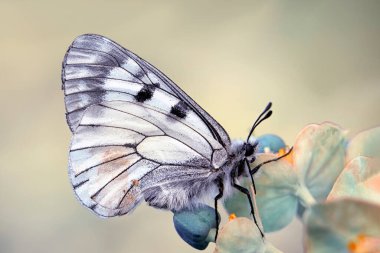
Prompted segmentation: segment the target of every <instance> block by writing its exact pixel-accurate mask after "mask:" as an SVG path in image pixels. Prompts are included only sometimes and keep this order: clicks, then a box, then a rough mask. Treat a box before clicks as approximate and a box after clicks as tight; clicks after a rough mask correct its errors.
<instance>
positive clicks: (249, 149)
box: [243, 137, 258, 162]
mask: <svg viewBox="0 0 380 253" xmlns="http://www.w3.org/2000/svg"><path fill="white" fill-rule="evenodd" d="M257 145H258V142H257V141H256V139H254V138H252V137H251V138H249V140H248V141H247V142H245V143H244V145H243V149H244V158H245V159H247V160H248V161H249V162H253V161H254V160H255V154H256V150H257Z"/></svg>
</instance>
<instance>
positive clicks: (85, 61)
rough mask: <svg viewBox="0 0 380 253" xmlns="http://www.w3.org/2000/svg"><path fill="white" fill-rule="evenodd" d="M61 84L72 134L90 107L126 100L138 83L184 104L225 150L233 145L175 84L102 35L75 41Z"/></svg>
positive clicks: (213, 120)
mask: <svg viewBox="0 0 380 253" xmlns="http://www.w3.org/2000/svg"><path fill="white" fill-rule="evenodd" d="M62 82H63V89H64V91H65V94H66V97H65V101H66V111H67V120H68V124H69V126H70V128H71V130H72V131H74V129H75V127H76V126H77V125H78V123H79V121H80V118H81V115H82V114H83V112H84V109H85V108H86V107H87V106H89V105H91V104H97V103H99V102H100V101H104V100H105V101H112V100H124V98H123V97H124V96H123V95H124V93H128V92H129V91H131V90H133V91H134V92H136V91H137V92H138V91H139V90H136V89H138V88H139V87H140V86H136V85H133V84H134V83H135V84H144V85H145V87H146V88H149V89H158V90H161V91H166V92H167V93H170V94H171V95H172V96H173V97H175V98H179V99H180V100H181V101H184V102H185V103H186V106H187V107H189V108H190V109H191V110H192V111H193V113H195V114H196V116H197V120H196V124H197V125H198V126H200V127H202V128H205V129H204V130H205V131H204V133H205V134H211V135H212V136H213V137H214V138H215V139H216V140H217V141H218V142H219V143H221V144H222V145H223V146H224V147H229V145H230V139H229V136H228V134H227V133H226V131H225V130H224V129H223V127H222V126H221V125H220V124H219V123H218V122H217V121H216V120H215V119H213V118H212V117H211V116H210V115H209V114H208V113H207V112H206V111H204V110H203V109H202V108H201V107H200V106H199V105H198V104H197V103H195V102H194V100H193V99H191V98H190V97H189V96H188V95H187V94H186V93H185V92H184V91H182V90H181V89H180V88H179V87H178V86H177V85H176V84H175V83H174V82H172V81H171V80H170V79H169V78H168V77H166V76H165V75H164V74H163V73H162V72H160V71H159V70H158V69H156V68H155V67H153V66H152V65H151V64H149V63H148V62H146V61H145V60H143V59H141V58H140V57H138V56H137V55H135V54H133V53H132V52H130V51H129V50H127V49H125V48H123V47H122V46H120V45H118V44H117V43H115V42H113V41H111V40H110V39H108V38H105V37H103V36H100V35H95V34H84V35H81V36H79V37H78V38H76V39H75V40H74V42H73V43H72V45H71V46H70V48H69V50H68V52H67V53H66V56H65V59H64V62H63V68H62ZM132 93H133V92H132ZM127 101H129V99H127ZM161 102H162V101H161ZM160 106H161V104H159V105H156V107H157V108H160Z"/></svg>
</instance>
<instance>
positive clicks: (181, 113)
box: [170, 101, 189, 118]
mask: <svg viewBox="0 0 380 253" xmlns="http://www.w3.org/2000/svg"><path fill="white" fill-rule="evenodd" d="M188 110H189V107H188V106H187V105H186V104H185V102H183V101H179V102H178V103H177V104H176V105H174V106H172V109H171V110H170V113H171V114H174V115H175V116H177V117H179V118H185V117H186V115H187V111H188Z"/></svg>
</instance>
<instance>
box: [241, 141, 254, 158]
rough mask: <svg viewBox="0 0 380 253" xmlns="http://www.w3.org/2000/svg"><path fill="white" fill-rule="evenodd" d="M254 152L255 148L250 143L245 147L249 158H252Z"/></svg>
mask: <svg viewBox="0 0 380 253" xmlns="http://www.w3.org/2000/svg"><path fill="white" fill-rule="evenodd" d="M253 151H255V147H254V146H253V145H252V144H250V143H247V144H246V145H245V154H244V155H245V156H246V157H248V156H251V155H252V154H253Z"/></svg>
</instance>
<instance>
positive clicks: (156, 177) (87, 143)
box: [62, 35, 229, 216]
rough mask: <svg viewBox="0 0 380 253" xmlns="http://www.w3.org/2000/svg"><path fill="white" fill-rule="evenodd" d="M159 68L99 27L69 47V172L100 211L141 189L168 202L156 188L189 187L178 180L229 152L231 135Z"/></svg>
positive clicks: (205, 170) (133, 200)
mask: <svg viewBox="0 0 380 253" xmlns="http://www.w3.org/2000/svg"><path fill="white" fill-rule="evenodd" d="M157 71H158V70H156V69H155V68H153V67H152V66H151V65H149V64H148V63H146V62H145V61H143V60H142V59H140V58H137V56H135V55H133V54H132V53H130V52H129V51H127V50H125V49H123V48H122V47H120V46H118V45H117V44H116V43H114V42H112V41H110V40H108V39H106V38H104V37H101V36H98V35H82V36H80V37H78V38H77V39H76V40H75V41H74V42H73V44H72V46H71V47H70V48H69V50H68V52H67V54H66V57H65V60H64V63H63V71H62V79H63V89H64V91H65V95H66V96H65V103H66V110H67V120H68V124H69V126H70V128H71V130H72V131H73V133H74V135H73V139H72V143H71V148H70V155H69V159H70V161H69V163H70V165H69V174H70V178H71V181H72V184H73V187H74V190H75V192H76V194H77V196H78V198H79V199H80V201H81V202H82V203H83V204H84V205H86V206H87V207H89V208H91V209H92V210H93V211H94V212H96V213H97V214H99V215H101V216H115V215H122V214H125V213H128V212H129V211H130V210H132V209H133V208H134V207H136V205H137V204H138V203H139V202H140V201H141V200H142V199H143V198H144V194H145V199H146V200H147V201H149V202H150V203H152V204H154V205H155V204H156V205H157V206H158V205H161V207H164V205H165V203H164V204H162V203H156V202H157V199H154V198H155V196H159V195H160V194H161V195H160V196H161V197H160V201H161V202H162V201H164V202H165V200H163V199H164V198H165V196H169V195H168V194H166V195H165V194H163V193H162V191H161V193H159V192H158V190H159V189H161V190H162V189H164V188H165V187H166V188H165V189H166V190H170V189H173V185H175V186H176V187H177V188H176V190H175V194H181V192H182V193H183V194H188V192H186V191H185V190H184V189H183V191H181V190H179V189H178V185H179V184H177V183H176V182H180V181H184V180H185V181H186V180H187V181H189V182H190V181H191V180H195V181H197V182H200V181H201V180H203V179H205V178H207V177H208V176H209V175H210V171H211V169H216V168H219V167H220V166H221V165H222V164H223V163H225V161H226V159H227V152H226V149H225V145H228V144H229V138H228V135H227V134H226V133H225V132H224V130H223V129H222V128H221V127H220V126H219V124H215V123H214V121H215V120H213V119H212V118H211V116H209V115H208V114H207V113H206V112H204V111H203V110H202V109H201V108H200V107H199V106H198V105H196V104H195V103H194V102H193V101H192V100H191V99H190V98H189V97H188V96H187V95H186V94H184V93H183V92H182V91H180V90H179V88H178V87H177V86H176V85H175V84H173V83H172V82H171V81H168V79H167V78H166V77H165V76H163V75H162V74H161V73H160V72H157ZM209 119H212V120H209ZM215 122H216V121H215ZM221 140H224V141H221ZM157 186H159V189H158V188H157ZM182 186H183V184H182ZM166 190H165V191H166ZM152 191H155V192H156V193H155V194H152ZM172 193H173V194H174V192H172ZM167 201H169V200H167Z"/></svg>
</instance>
